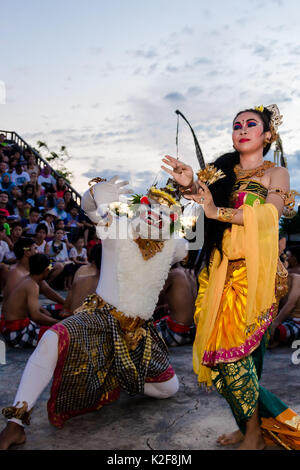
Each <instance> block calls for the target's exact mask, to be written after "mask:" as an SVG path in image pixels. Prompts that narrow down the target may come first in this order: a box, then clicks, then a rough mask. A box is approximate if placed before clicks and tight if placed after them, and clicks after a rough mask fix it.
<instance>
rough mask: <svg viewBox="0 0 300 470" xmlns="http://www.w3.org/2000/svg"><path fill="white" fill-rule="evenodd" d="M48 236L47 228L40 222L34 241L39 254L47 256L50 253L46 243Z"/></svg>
mask: <svg viewBox="0 0 300 470" xmlns="http://www.w3.org/2000/svg"><path fill="white" fill-rule="evenodd" d="M47 234H48V229H47V226H46V225H45V224H44V223H42V222H40V223H39V224H38V225H37V227H36V229H35V237H34V241H35V244H36V246H37V251H38V253H41V254H43V255H47V254H48V251H49V250H48V249H47V242H46V237H47Z"/></svg>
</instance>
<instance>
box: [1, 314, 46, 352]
mask: <svg viewBox="0 0 300 470" xmlns="http://www.w3.org/2000/svg"><path fill="white" fill-rule="evenodd" d="M2 334H3V337H4V339H5V341H6V343H7V344H8V345H9V346H12V347H13V348H16V349H23V348H32V347H35V346H36V345H37V343H38V340H39V334H40V326H39V325H37V324H36V323H34V322H33V321H32V320H30V321H29V323H28V325H27V326H25V327H24V328H22V329H21V330H17V331H9V330H5V329H4V330H3V331H2Z"/></svg>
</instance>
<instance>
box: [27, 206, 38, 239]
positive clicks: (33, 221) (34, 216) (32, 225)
mask: <svg viewBox="0 0 300 470" xmlns="http://www.w3.org/2000/svg"><path fill="white" fill-rule="evenodd" d="M40 217H41V215H40V211H39V209H38V208H37V207H32V208H31V209H30V212H29V218H28V220H27V219H23V221H22V222H23V223H24V226H23V234H26V235H31V236H33V235H35V231H36V228H37V226H38V223H39V219H40Z"/></svg>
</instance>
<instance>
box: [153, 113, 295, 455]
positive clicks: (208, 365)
mask: <svg viewBox="0 0 300 470" xmlns="http://www.w3.org/2000/svg"><path fill="white" fill-rule="evenodd" d="M280 123H281V116H280V115H279V111H278V108H277V106H276V105H271V106H269V107H268V108H264V107H263V106H260V107H259V108H254V109H248V110H245V111H242V112H239V113H238V114H237V116H236V117H235V119H234V121H233V131H232V140H233V146H234V149H235V151H234V152H232V153H228V154H225V155H223V156H221V157H220V158H218V159H217V160H216V161H215V162H214V165H215V167H216V168H217V169H221V170H222V171H223V172H224V173H225V175H226V178H223V179H221V180H219V181H217V182H216V183H214V184H213V185H212V186H210V187H211V190H210V189H208V187H207V186H206V185H205V184H203V183H202V182H201V177H200V176H201V172H200V174H199V181H198V182H197V183H194V182H193V171H192V168H191V167H189V166H188V165H185V164H184V163H182V162H179V161H178V160H176V159H174V158H172V157H169V156H167V157H165V158H164V159H163V162H164V163H166V164H167V165H169V166H170V167H172V169H170V168H166V167H165V166H162V168H163V169H164V170H165V171H167V172H168V173H169V174H170V175H172V176H173V178H174V179H175V180H176V181H177V182H178V183H179V184H180V185H181V186H182V188H183V190H185V197H187V198H190V199H193V200H195V201H196V202H198V203H200V204H203V207H204V212H205V216H206V218H205V241H204V246H203V249H202V261H203V258H204V260H205V262H206V267H205V268H204V269H202V271H201V274H200V276H199V285H200V287H199V292H198V297H197V300H196V311H195V323H196V324H197V333H196V339H195V342H194V346H193V365H194V371H195V373H197V374H198V380H199V382H200V384H205V385H206V386H211V385H212V384H214V385H215V387H216V388H217V390H218V392H219V393H221V394H222V395H223V396H224V397H225V398H226V400H227V402H228V403H229V405H230V407H231V410H232V412H233V415H234V417H235V420H236V422H237V424H238V426H239V430H238V431H236V432H234V433H232V434H229V435H222V436H220V437H219V439H218V442H219V443H220V444H223V445H226V444H234V443H237V442H241V444H240V447H239V448H240V449H263V448H264V446H265V443H266V440H267V438H271V439H272V440H273V441H274V440H275V441H277V442H279V443H281V444H282V445H283V446H284V447H286V448H293V449H295V448H300V424H299V422H300V417H299V416H298V415H297V414H296V413H294V412H293V411H292V410H290V409H289V408H288V407H287V406H286V405H285V404H284V403H282V402H281V401H280V400H279V399H278V398H277V397H275V396H274V395H273V394H271V393H270V392H268V391H267V390H265V389H264V388H263V387H261V386H259V383H258V380H259V378H260V375H261V371H262V361H263V355H264V352H265V349H266V344H267V341H268V339H269V327H270V324H271V322H272V319H273V318H274V316H275V315H276V312H277V307H278V302H279V298H280V297H281V296H282V295H284V293H285V292H284V290H285V285H284V282H281V283H280V282H278V279H281V280H282V281H285V280H286V273H285V272H284V270H283V268H282V267H281V269H280V270H278V269H277V265H278V219H279V217H280V216H281V214H282V211H283V208H284V205H287V204H288V199H287V198H288V196H289V194H288V191H289V174H288V171H287V170H286V168H281V167H275V164H274V163H271V162H268V161H264V160H263V157H264V156H265V155H266V153H267V152H268V151H269V149H270V146H271V143H272V142H274V141H276V140H277V138H278V134H277V126H278V125H279V124H280ZM188 193H189V194H188ZM280 276H281V277H280ZM275 281H276V282H275ZM297 426H298V427H297ZM263 435H264V437H265V439H264V437H263Z"/></svg>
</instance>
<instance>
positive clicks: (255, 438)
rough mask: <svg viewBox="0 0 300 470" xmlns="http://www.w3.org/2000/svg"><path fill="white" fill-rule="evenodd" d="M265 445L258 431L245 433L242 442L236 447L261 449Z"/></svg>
mask: <svg viewBox="0 0 300 470" xmlns="http://www.w3.org/2000/svg"><path fill="white" fill-rule="evenodd" d="M265 447H266V443H265V441H264V438H263V436H262V433H261V432H260V431H258V432H255V433H251V434H250V433H249V434H246V436H245V438H244V440H243V442H242V444H241V445H240V446H239V447H238V450H263V449H264V448H265Z"/></svg>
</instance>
